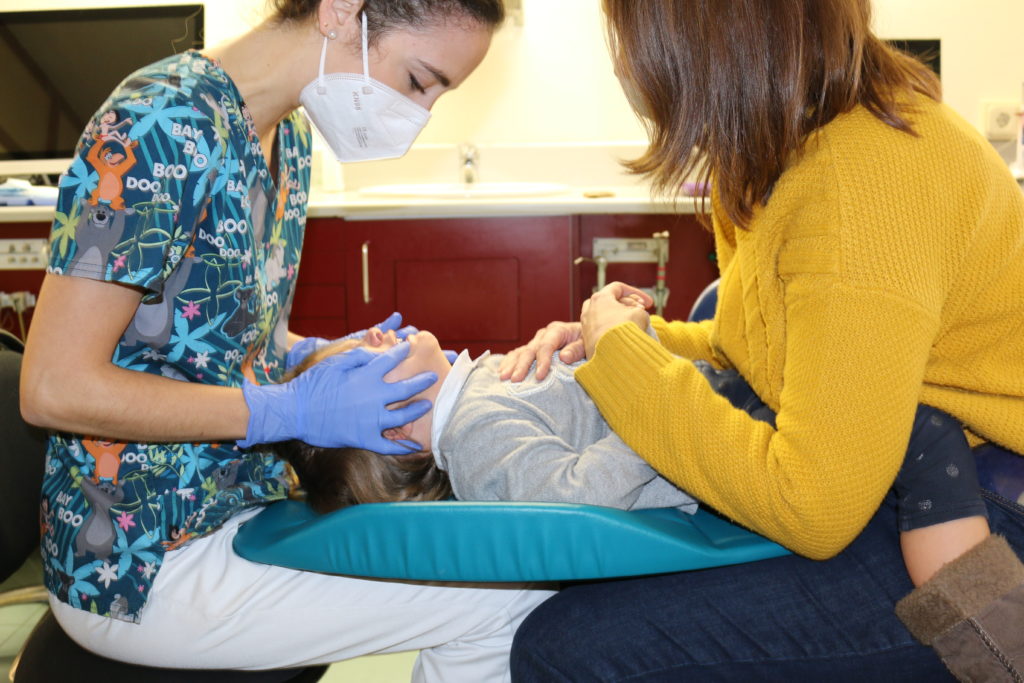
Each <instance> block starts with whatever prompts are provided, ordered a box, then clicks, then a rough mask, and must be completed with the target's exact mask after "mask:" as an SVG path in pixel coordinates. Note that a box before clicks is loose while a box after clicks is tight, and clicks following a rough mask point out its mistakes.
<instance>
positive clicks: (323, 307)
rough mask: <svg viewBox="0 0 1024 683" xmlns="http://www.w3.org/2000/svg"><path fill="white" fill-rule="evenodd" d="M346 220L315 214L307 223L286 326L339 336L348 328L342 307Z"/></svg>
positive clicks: (317, 334)
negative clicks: (289, 316)
mask: <svg viewBox="0 0 1024 683" xmlns="http://www.w3.org/2000/svg"><path fill="white" fill-rule="evenodd" d="M344 227H345V222H344V221H343V220H341V219H340V218H315V219H310V220H309V221H308V222H307V223H306V235H305V238H304V239H303V244H302V261H301V262H300V263H299V278H298V280H297V282H296V284H295V298H294V299H293V300H292V311H291V318H290V319H289V320H288V329H289V330H291V331H292V332H295V333H296V334H301V335H302V336H304V337H327V338H333V337H340V336H342V335H343V334H346V333H347V332H348V330H349V326H348V314H347V312H346V311H345V305H346V300H345V263H344V258H343V256H344V246H343V240H342V238H343V235H344V232H343V231H344Z"/></svg>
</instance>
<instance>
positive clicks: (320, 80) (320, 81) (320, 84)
mask: <svg viewBox="0 0 1024 683" xmlns="http://www.w3.org/2000/svg"><path fill="white" fill-rule="evenodd" d="M326 60H327V36H324V45H323V47H321V48H320V69H319V70H318V72H317V75H316V92H317V94H319V95H324V94H326V93H327V86H326V85H325V84H324V62H325V61H326Z"/></svg>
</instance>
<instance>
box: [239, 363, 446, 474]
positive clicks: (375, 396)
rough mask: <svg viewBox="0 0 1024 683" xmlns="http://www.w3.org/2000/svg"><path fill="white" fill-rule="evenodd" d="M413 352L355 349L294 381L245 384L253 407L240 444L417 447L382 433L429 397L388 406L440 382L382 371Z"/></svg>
mask: <svg viewBox="0 0 1024 683" xmlns="http://www.w3.org/2000/svg"><path fill="white" fill-rule="evenodd" d="M407 355H409V344H407V343H402V344H398V345H397V346H395V347H394V348H392V349H388V350H387V351H386V352H384V353H379V354H378V353H372V352H370V351H367V350H366V349H362V348H357V349H353V350H352V351H349V352H348V353H343V354H338V355H334V356H328V357H327V358H325V359H323V360H322V361H320V362H319V363H317V364H316V365H313V366H312V367H310V368H309V369H308V370H306V371H305V372H304V373H302V374H301V375H299V376H298V377H296V378H295V379H293V380H291V381H289V382H285V383H283V384H265V385H262V386H261V385H256V384H252V383H249V382H246V384H245V386H243V387H242V393H243V394H244V396H245V402H246V403H247V404H248V406H249V424H248V427H247V428H246V433H245V439H243V440H241V441H239V442H238V445H239V446H240V447H241V448H248V447H250V446H252V445H253V444H258V443H273V442H276V441H287V440H289V439H299V440H301V441H304V442H306V443H308V444H310V445H312V446H320V447H325V448H336V447H341V446H355V447H357V448H365V449H367V450H371V451H374V452H377V453H384V454H387V455H403V454H407V453H409V451H410V449H411V450H419V446H418V445H417V444H412V443H409V442H396V441H391V440H390V439H386V438H384V437H383V436H381V432H382V431H384V430H385V429H390V428H392V427H399V426H401V425H404V424H408V423H410V422H412V421H413V420H415V419H417V418H418V417H421V416H422V415H424V414H425V413H426V412H427V411H428V410H430V401H415V402H413V403H410V404H409V405H406V406H403V407H401V408H395V409H393V410H388V409H387V407H386V406H387V405H388V404H391V403H397V402H399V401H405V400H407V399H409V398H411V397H412V396H414V395H415V394H418V393H419V392H421V391H424V390H425V389H427V388H428V387H429V386H431V385H432V384H434V382H436V381H437V375H436V374H435V373H433V372H424V373H422V374H419V375H416V376H415V377H411V378H409V379H406V380H401V381H397V382H385V381H384V375H386V374H387V373H389V372H390V371H391V370H393V369H394V368H395V366H396V365H398V364H399V363H401V362H402V361H403V360H404V359H405V357H406V356H407Z"/></svg>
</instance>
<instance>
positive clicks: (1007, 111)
mask: <svg viewBox="0 0 1024 683" xmlns="http://www.w3.org/2000/svg"><path fill="white" fill-rule="evenodd" d="M984 112H985V137H986V138H988V139H989V140H992V141H1007V140H1016V139H1017V131H1018V130H1019V128H1020V115H1021V114H1020V112H1021V104H1020V102H1014V101H1013V100H1005V101H987V102H985V103H984Z"/></svg>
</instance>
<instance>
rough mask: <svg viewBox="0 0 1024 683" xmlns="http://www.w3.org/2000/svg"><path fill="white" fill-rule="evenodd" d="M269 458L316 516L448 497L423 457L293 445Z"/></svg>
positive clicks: (350, 344) (343, 346) (333, 349)
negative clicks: (288, 471)
mask: <svg viewBox="0 0 1024 683" xmlns="http://www.w3.org/2000/svg"><path fill="white" fill-rule="evenodd" d="M358 345H359V340H358V339H348V340H343V341H340V342H336V343H334V344H331V345H330V346H327V347H324V348H323V349H320V350H318V351H316V352H314V353H311V354H310V355H309V356H307V357H306V358H305V359H304V360H303V361H302V362H301V363H299V364H298V365H297V366H295V367H294V368H292V369H291V370H289V371H288V372H287V373H286V374H285V380H289V379H292V378H293V377H295V376H297V375H299V374H301V373H302V372H304V371H305V370H306V369H307V368H309V367H310V366H312V365H314V364H316V363H318V362H319V361H320V360H321V359H322V358H325V357H326V356H329V355H334V354H336V353H345V352H346V351H349V350H351V349H353V348H355V347H356V346H358ZM274 452H275V453H276V454H277V456H278V457H279V458H281V459H282V460H284V461H285V462H287V463H288V464H289V465H291V468H292V470H294V472H295V475H296V477H297V478H298V480H299V485H300V486H301V488H302V490H303V491H305V494H306V502H308V503H309V505H310V506H311V507H312V508H313V509H314V510H316V511H317V512H320V513H325V512H330V511H332V510H337V509H339V508H343V507H348V506H349V505H358V504H360V503H394V502H403V501H426V500H444V499H445V498H450V497H451V495H452V487H451V483H450V482H449V480H448V475H447V473H445V472H444V470H442V469H440V468H439V467H438V466H437V464H436V463H435V462H434V456H433V455H432V454H431V453H429V452H425V451H418V452H412V453H409V454H408V455H381V454H379V453H374V452H373V451H368V450H365V449H362V448H319V447H316V446H310V445H309V444H307V443H304V442H302V441H298V440H292V441H284V442H281V443H278V444H274Z"/></svg>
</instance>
